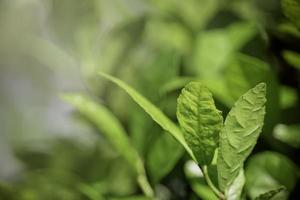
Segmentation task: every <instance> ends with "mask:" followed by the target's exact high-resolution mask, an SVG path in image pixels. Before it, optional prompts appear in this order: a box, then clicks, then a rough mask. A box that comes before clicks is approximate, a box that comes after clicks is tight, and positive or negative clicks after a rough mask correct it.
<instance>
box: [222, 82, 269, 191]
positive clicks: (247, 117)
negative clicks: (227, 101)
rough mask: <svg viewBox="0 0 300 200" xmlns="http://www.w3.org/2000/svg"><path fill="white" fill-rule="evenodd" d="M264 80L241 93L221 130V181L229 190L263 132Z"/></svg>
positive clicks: (224, 187) (223, 188)
mask: <svg viewBox="0 0 300 200" xmlns="http://www.w3.org/2000/svg"><path fill="white" fill-rule="evenodd" d="M265 94H266V86H265V84H264V83H261V84H258V85H257V86H256V87H254V88H253V89H251V90H249V91H248V92H247V93H245V94H244V95H243V96H241V97H240V98H239V99H238V101H237V102H236V103H235V105H234V107H233V108H232V110H231V111H230V112H229V114H228V116H227V118H226V120H225V123H224V127H223V129H222V130H221V132H220V147H219V148H220V149H219V155H218V172H219V185H220V188H221V190H223V191H224V190H226V188H228V186H229V185H230V184H231V183H232V181H233V180H234V179H235V178H236V177H237V175H238V173H239V171H240V169H242V168H243V163H244V161H245V159H246V158H247V157H248V156H249V154H250V153H251V151H252V149H253V147H254V146H255V144H256V141H257V138H258V136H259V133H260V132H261V129H262V126H263V120H264V114H265V106H264V104H265V102H266V99H265Z"/></svg>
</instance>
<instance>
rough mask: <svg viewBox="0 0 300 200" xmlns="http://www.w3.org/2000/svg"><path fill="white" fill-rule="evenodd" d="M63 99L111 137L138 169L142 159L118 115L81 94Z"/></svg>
mask: <svg viewBox="0 0 300 200" xmlns="http://www.w3.org/2000/svg"><path fill="white" fill-rule="evenodd" d="M63 99H64V100H65V101H66V102H68V103H70V104H71V105H73V106H74V107H75V108H76V109H78V110H79V112H80V113H81V114H83V115H84V116H85V117H87V118H88V119H89V120H91V121H92V122H93V123H95V125H96V126H97V128H98V129H99V130H101V131H102V133H103V134H105V136H106V137H107V138H108V139H109V141H110V142H111V143H112V144H113V145H114V147H115V148H116V149H117V150H118V151H119V153H120V154H122V155H124V157H125V158H126V160H127V161H128V162H129V163H130V164H131V165H132V166H133V167H134V168H135V169H136V167H137V165H138V162H140V159H139V157H138V154H137V153H136V151H135V150H134V149H133V148H132V145H131V144H130V141H129V139H128V136H127V134H126V132H125V130H124V128H123V127H122V125H121V123H120V122H119V121H118V119H116V117H115V116H114V115H113V114H112V113H111V112H110V111H109V110H108V109H106V108H105V107H104V106H103V105H101V104H97V103H95V102H94V101H93V100H92V99H91V98H89V97H87V96H84V95H81V94H65V95H64V96H63Z"/></svg>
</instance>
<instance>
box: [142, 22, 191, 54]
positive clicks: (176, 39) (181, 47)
mask: <svg viewBox="0 0 300 200" xmlns="http://www.w3.org/2000/svg"><path fill="white" fill-rule="evenodd" d="M158 32H159V33H160V34H157V33H158ZM146 39H147V40H148V41H149V43H150V44H151V45H154V46H157V47H161V46H164V47H165V48H171V49H175V50H177V51H178V52H180V53H186V52H187V51H189V49H190V46H191V43H192V41H191V38H190V37H189V32H188V30H187V29H186V28H185V27H184V26H181V25H180V24H179V23H175V22H167V21H166V22H164V21H162V20H150V21H148V22H147V25H146Z"/></svg>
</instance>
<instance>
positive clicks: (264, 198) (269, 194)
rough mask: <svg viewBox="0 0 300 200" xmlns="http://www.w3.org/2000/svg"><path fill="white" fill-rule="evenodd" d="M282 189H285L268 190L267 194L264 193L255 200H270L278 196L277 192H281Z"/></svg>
mask: <svg viewBox="0 0 300 200" xmlns="http://www.w3.org/2000/svg"><path fill="white" fill-rule="evenodd" d="M284 189H285V187H283V186H282V187H279V188H276V189H273V190H270V191H268V192H265V193H263V194H261V195H259V196H258V197H256V198H255V200H269V199H272V198H273V197H274V196H275V195H276V194H278V193H279V192H281V191H282V190H284Z"/></svg>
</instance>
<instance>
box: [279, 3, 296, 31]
mask: <svg viewBox="0 0 300 200" xmlns="http://www.w3.org/2000/svg"><path fill="white" fill-rule="evenodd" d="M281 4H282V9H283V12H284V14H285V16H286V17H287V18H288V19H289V20H291V22H293V23H294V24H295V25H296V26H297V27H298V28H300V1H299V0H282V1H281Z"/></svg>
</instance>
